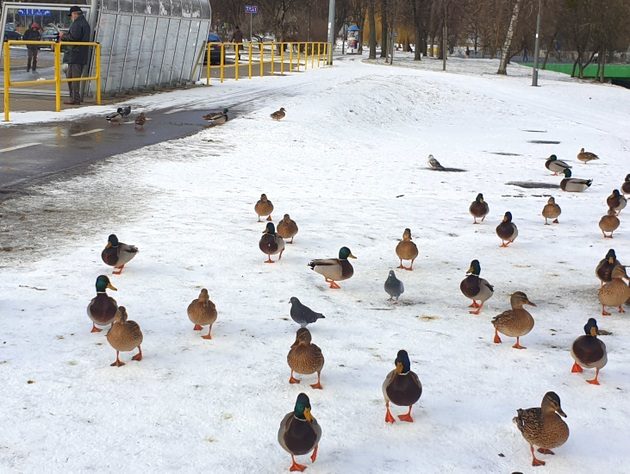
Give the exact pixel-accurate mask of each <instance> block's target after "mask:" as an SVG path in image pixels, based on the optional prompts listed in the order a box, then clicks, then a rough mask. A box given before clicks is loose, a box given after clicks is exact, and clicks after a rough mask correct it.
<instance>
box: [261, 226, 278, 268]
mask: <svg viewBox="0 0 630 474" xmlns="http://www.w3.org/2000/svg"><path fill="white" fill-rule="evenodd" d="M258 247H259V248H260V250H262V253H264V254H265V255H267V260H265V263H275V262H274V261H273V260H271V256H272V255H276V254H279V255H278V260H280V259H281V258H282V252H284V240H283V239H282V237H280V236H279V235H278V234H277V233H276V227H275V226H274V225H273V222H267V227H266V228H265V230H264V231H263V235H262V237H261V238H260V241H259V242H258Z"/></svg>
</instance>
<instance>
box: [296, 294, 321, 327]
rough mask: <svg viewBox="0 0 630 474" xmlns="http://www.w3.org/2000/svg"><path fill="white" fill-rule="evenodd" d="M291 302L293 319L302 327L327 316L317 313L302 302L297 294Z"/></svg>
mask: <svg viewBox="0 0 630 474" xmlns="http://www.w3.org/2000/svg"><path fill="white" fill-rule="evenodd" d="M289 304H290V305H291V319H292V320H293V321H295V322H296V323H298V324H299V325H300V327H303V328H305V327H306V326H307V325H309V324H312V323H314V322H315V321H317V320H318V319H322V318H324V319H325V318H326V316H324V315H323V314H322V313H316V312H315V311H313V310H312V309H311V308H309V307H308V306H306V305H304V304H302V303H301V302H300V300H298V299H297V298H296V297H295V296H292V297H291V299H290V300H289Z"/></svg>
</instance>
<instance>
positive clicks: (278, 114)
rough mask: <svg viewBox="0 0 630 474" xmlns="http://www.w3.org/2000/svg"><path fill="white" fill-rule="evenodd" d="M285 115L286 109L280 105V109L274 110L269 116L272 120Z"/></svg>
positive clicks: (280, 118) (279, 118)
mask: <svg viewBox="0 0 630 474" xmlns="http://www.w3.org/2000/svg"><path fill="white" fill-rule="evenodd" d="M285 115H286V111H285V110H284V107H280V110H276V111H275V112H273V113H272V114H271V118H272V119H274V120H282V119H283V118H284V117H285Z"/></svg>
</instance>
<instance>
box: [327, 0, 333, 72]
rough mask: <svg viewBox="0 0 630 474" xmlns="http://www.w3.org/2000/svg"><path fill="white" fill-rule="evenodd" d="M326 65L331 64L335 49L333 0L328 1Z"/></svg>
mask: <svg viewBox="0 0 630 474" xmlns="http://www.w3.org/2000/svg"><path fill="white" fill-rule="evenodd" d="M328 43H329V44H330V48H329V51H328V65H329V66H332V63H333V49H334V47H335V0H328Z"/></svg>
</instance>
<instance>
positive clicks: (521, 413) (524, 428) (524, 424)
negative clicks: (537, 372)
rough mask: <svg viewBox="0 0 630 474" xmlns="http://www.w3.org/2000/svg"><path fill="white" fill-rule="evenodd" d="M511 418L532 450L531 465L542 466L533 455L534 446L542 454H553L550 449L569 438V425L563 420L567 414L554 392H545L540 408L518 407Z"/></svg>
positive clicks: (541, 462) (560, 444)
mask: <svg viewBox="0 0 630 474" xmlns="http://www.w3.org/2000/svg"><path fill="white" fill-rule="evenodd" d="M516 412H517V415H516V416H515V417H514V418H513V419H512V421H513V422H514V423H515V424H516V426H517V427H518V429H519V431H520V432H521V434H522V435H523V438H525V441H527V442H528V443H529V447H530V449H531V452H532V466H544V465H545V461H541V460H540V459H538V458H536V456H535V455H534V446H538V452H539V453H542V454H555V453H554V452H553V451H552V450H551V449H552V448H557V447H558V446H562V445H563V444H564V443H566V441H567V439H569V427H568V426H567V424H566V423H565V422H564V420H563V419H562V418H560V417H561V416H563V417H564V418H566V417H567V415H566V414H565V413H564V411H562V407H561V406H560V397H559V396H558V395H557V394H556V393H555V392H547V393H546V394H545V396H544V397H543V399H542V403H541V405H540V408H527V409H523V408H519V409H518V410H517V411H516Z"/></svg>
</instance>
